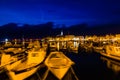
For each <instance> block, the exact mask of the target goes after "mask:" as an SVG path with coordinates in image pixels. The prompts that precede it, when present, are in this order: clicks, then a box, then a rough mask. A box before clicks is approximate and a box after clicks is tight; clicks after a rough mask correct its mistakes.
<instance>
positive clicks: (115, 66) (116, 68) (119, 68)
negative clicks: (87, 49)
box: [101, 56, 120, 74]
mask: <svg viewBox="0 0 120 80" xmlns="http://www.w3.org/2000/svg"><path fill="white" fill-rule="evenodd" d="M101 59H102V60H103V61H104V62H105V63H106V66H107V68H109V69H111V70H112V71H113V72H114V73H115V74H120V62H119V61H115V60H112V59H109V58H106V57H103V56H102V57H101Z"/></svg>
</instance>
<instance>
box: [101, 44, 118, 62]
mask: <svg viewBox="0 0 120 80" xmlns="http://www.w3.org/2000/svg"><path fill="white" fill-rule="evenodd" d="M100 54H101V55H103V56H106V57H108V58H111V59H114V60H118V61H120V46H117V45H107V46H106V48H105V49H104V50H103V51H102V52H100Z"/></svg>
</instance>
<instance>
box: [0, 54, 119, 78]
mask: <svg viewBox="0 0 120 80" xmlns="http://www.w3.org/2000/svg"><path fill="white" fill-rule="evenodd" d="M64 53H65V55H66V56H67V57H69V58H70V59H71V60H72V61H74V62H75V64H74V65H72V67H71V68H70V69H69V70H68V72H67V73H66V74H65V76H64V77H63V80H120V64H119V63H120V62H118V61H114V60H111V59H108V58H106V57H103V56H101V55H100V54H99V53H95V52H81V53H78V54H76V53H67V52H64ZM44 79H45V80H58V79H57V78H56V77H55V76H54V75H53V74H52V73H51V72H50V71H47V67H46V66H45V65H44V64H41V67H40V68H39V70H38V71H37V72H36V73H35V74H33V75H32V76H30V77H28V78H27V79H25V80H44ZM0 80H9V78H8V75H7V73H6V71H2V72H1V73H0Z"/></svg>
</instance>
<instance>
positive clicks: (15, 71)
mask: <svg viewBox="0 0 120 80" xmlns="http://www.w3.org/2000/svg"><path fill="white" fill-rule="evenodd" d="M26 53H27V54H28V55H27V57H26V59H24V60H19V61H16V62H15V63H13V64H9V65H7V66H5V68H6V69H7V74H8V75H9V78H10V79H11V80H23V79H25V78H27V77H29V76H31V75H32V74H34V73H35V72H36V71H37V70H38V68H39V65H40V64H41V63H42V62H43V60H44V59H45V56H46V51H45V50H44V49H43V48H39V49H38V48H32V49H31V50H29V51H27V52H26Z"/></svg>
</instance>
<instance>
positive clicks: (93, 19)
mask: <svg viewBox="0 0 120 80" xmlns="http://www.w3.org/2000/svg"><path fill="white" fill-rule="evenodd" d="M48 21H52V22H55V24H65V25H67V26H69V25H74V24H79V23H83V22H86V23H88V24H104V23H120V0H0V25H4V24H7V23H10V22H15V23H21V24H24V23H27V24H41V23H46V22H48Z"/></svg>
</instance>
